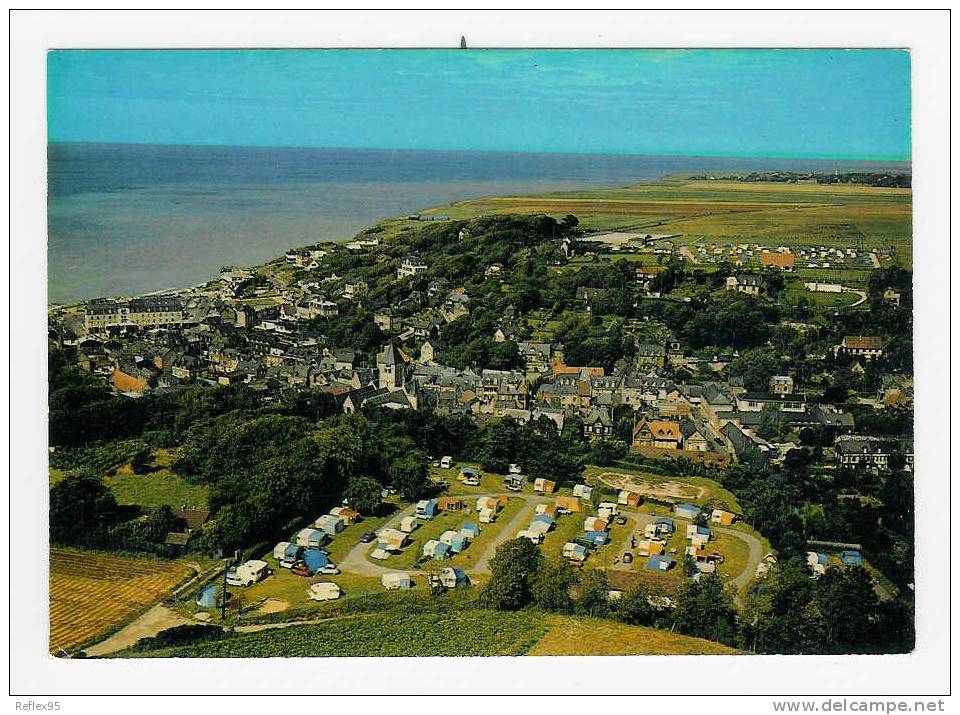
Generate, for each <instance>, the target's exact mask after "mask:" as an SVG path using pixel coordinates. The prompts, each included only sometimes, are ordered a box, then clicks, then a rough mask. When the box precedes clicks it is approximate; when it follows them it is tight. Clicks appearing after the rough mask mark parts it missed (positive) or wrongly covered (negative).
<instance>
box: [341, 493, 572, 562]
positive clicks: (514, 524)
mask: <svg viewBox="0 0 960 715" xmlns="http://www.w3.org/2000/svg"><path fill="white" fill-rule="evenodd" d="M497 496H506V497H510V498H517V499H522V500H524V501H525V502H526V504H525V505H524V506H523V508H522V509H521V510H520V511H519V512H518V513H517V515H516V516H514V517H513V519H511V520H510V522H509V523H507V524H505V525H503V526H502V527H501V528H500V531H499V532H498V533H497V535H496V536H495V537H494V539H493V541H491V542H490V543H489V544H487V548H486V549H484V551H483V553H482V554H481V555H480V558H479V559H477V560H476V561H475V562H474V563H473V565H472V566H469V567H467V568H465V569H464V570H465V571H466V572H467V573H489V564H490V559H492V558H493V556H494V554H495V553H496V551H497V547H498V546H500V544H502V543H503V542H505V541H507V540H508V539H512V538H514V537H516V535H517V532H518V531H520V529H521V528H523V526H525V525H526V524H527V523H529V520H530V518H531V516H532V515H533V512H534V510H535V509H536V506H537V504H547V503H550V502H552V501H553V500H554V497H546V496H538V495H535V494H517V493H515V492H498V493H492V494H470V495H466V496H465V498H468V499H472V500H476V499H479V498H480V497H497ZM415 511H416V505H415V504H411V505H410V506H408V507H406V508H405V509H402V510H401V511H399V512H397V514H396V515H394V516H393V517H392V518H391V519H390V520H389V521H387V522H386V523H385V524H384V525H383V527H382V528H384V529H388V528H390V529H395V528H397V527H398V526H399V524H400V520H401V519H403V518H404V517H406V516H410V515H411V514H413V513H414V512H415ZM418 546H419V545H418ZM373 548H374V544H362V543H361V544H357V545H356V546H354V547H353V548H352V549H350V551H349V552H347V555H346V556H345V557H344V558H343V559H341V561H340V563H339V564H337V565H338V566H339V567H340V570H341V571H343V572H344V573H353V574H359V575H361V576H382V575H383V574H385V573H395V572H396V571H397V568H396V567H395V566H394V567H391V566H389V561H385V562H384V564H385V565H384V566H380V565H379V564H375V563H372V562H371V561H370V560H369V559H368V558H367V553H368V552H369V551H370V550H371V549H373ZM407 548H417V547H415V546H414V547H407Z"/></svg>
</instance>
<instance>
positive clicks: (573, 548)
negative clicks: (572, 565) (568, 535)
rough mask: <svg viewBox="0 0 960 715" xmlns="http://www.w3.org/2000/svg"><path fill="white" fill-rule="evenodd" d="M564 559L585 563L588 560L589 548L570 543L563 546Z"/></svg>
mask: <svg viewBox="0 0 960 715" xmlns="http://www.w3.org/2000/svg"><path fill="white" fill-rule="evenodd" d="M563 558H565V559H569V560H570V561H576V562H578V563H583V562H584V561H586V560H587V547H586V546H584V545H583V544H577V543H574V542H572V541H568V542H567V543H565V544H564V545H563Z"/></svg>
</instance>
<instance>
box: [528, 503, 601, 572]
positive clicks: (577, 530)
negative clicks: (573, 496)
mask: <svg viewBox="0 0 960 715" xmlns="http://www.w3.org/2000/svg"><path fill="white" fill-rule="evenodd" d="M581 505H582V506H583V507H587V506H588V503H587V502H581ZM588 513H594V512H592V511H588V510H584V511H581V512H580V513H578V514H566V515H564V516H560V517H557V522H556V525H555V526H554V528H553V531H551V532H549V533H548V534H547V535H546V536H545V537H544V539H543V544H541V545H540V550H541V551H543V554H544V556H546V557H547V558H551V559H560V558H563V545H564V544H565V543H567V542H568V541H571V540H572V539H573V537H575V536H577V535H578V534H582V533H583V520H584V519H585V518H586V517H587V515H588ZM590 558H592V557H590ZM587 560H588V561H589V558H588V559H587Z"/></svg>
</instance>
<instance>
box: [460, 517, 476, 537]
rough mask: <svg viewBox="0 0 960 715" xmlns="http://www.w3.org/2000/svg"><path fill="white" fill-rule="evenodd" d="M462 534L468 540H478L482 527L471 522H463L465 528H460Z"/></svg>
mask: <svg viewBox="0 0 960 715" xmlns="http://www.w3.org/2000/svg"><path fill="white" fill-rule="evenodd" d="M460 533H461V534H463V535H464V536H466V537H467V538H468V539H476V538H477V537H478V536H480V527H479V526H477V525H476V524H473V523H471V522H469V521H465V522H463V526H461V527H460Z"/></svg>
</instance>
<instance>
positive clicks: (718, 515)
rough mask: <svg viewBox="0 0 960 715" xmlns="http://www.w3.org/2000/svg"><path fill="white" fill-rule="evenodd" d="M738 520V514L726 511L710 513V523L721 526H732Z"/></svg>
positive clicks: (717, 510) (718, 510)
mask: <svg viewBox="0 0 960 715" xmlns="http://www.w3.org/2000/svg"><path fill="white" fill-rule="evenodd" d="M736 518H737V515H736V514H734V513H733V512H730V511H726V510H724V509H714V510H713V511H712V512H711V513H710V523H711V524H720V525H721V526H730V524H732V523H733V522H734V520H735V519H736Z"/></svg>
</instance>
